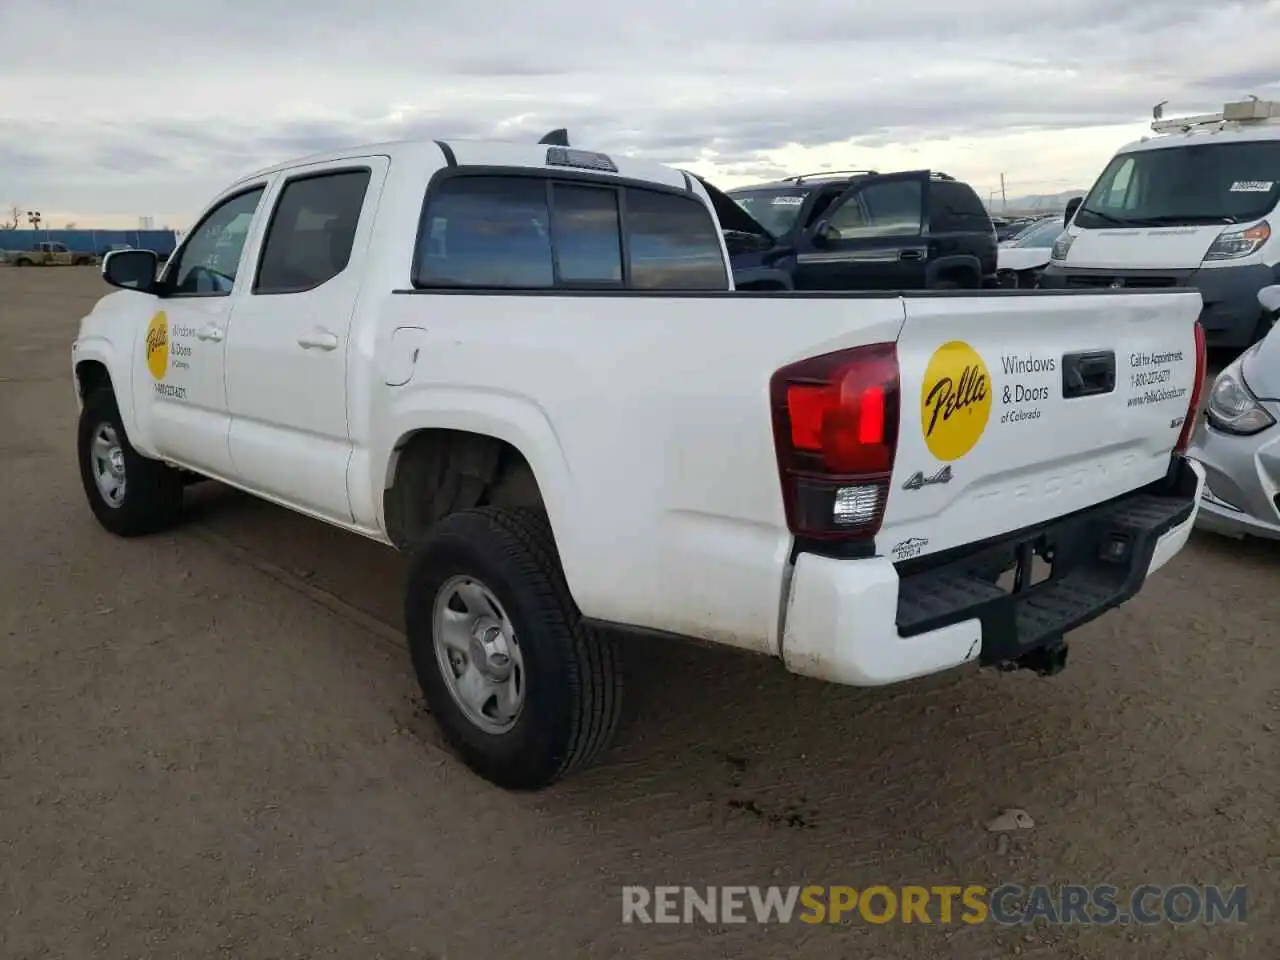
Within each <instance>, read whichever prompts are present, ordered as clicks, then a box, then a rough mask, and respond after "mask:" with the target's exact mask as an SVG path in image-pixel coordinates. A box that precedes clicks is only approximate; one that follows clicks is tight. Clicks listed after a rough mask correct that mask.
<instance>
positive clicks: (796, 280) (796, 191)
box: [698, 170, 997, 290]
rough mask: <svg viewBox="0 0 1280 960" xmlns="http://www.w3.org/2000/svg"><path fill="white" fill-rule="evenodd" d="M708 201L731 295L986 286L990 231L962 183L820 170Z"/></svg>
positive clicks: (919, 175)
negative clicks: (724, 251) (720, 234)
mask: <svg viewBox="0 0 1280 960" xmlns="http://www.w3.org/2000/svg"><path fill="white" fill-rule="evenodd" d="M698 179H699V180H700V181H701V182H702V185H703V186H704V187H706V188H707V192H708V193H709V194H710V195H711V200H712V203H713V204H714V206H715V208H716V214H717V215H718V216H719V218H720V226H721V228H722V229H723V230H724V234H725V242H726V246H727V247H728V249H729V257H730V261H731V262H732V264H733V275H734V282H735V285H736V286H737V287H738V289H740V290H769V289H773V290H965V289H968V290H972V289H977V288H979V287H993V286H996V285H997V284H996V280H995V276H996V248H997V242H996V232H995V227H994V225H993V224H992V222H991V217H990V215H989V214H988V213H987V208H986V207H984V206H983V205H982V201H981V200H980V199H979V198H978V195H977V194H976V193H975V192H974V190H973V188H972V187H970V186H969V185H968V184H967V183H962V182H960V181H958V180H956V179H955V178H953V177H949V176H947V175H946V174H945V173H938V172H936V171H930V170H912V171H908V172H905V173H878V172H876V171H874V170H856V171H845V170H842V171H829V172H824V173H816V174H805V175H801V176H796V177H787V178H785V179H783V180H778V181H776V182H774V183H762V184H759V185H757V186H752V187H740V188H737V189H734V190H729V191H727V192H723V191H720V190H718V189H716V188H715V187H713V186H712V185H711V184H709V183H707V181H706V180H704V179H702V178H701V177H699V178H698Z"/></svg>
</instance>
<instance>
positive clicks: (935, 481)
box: [72, 142, 1204, 788]
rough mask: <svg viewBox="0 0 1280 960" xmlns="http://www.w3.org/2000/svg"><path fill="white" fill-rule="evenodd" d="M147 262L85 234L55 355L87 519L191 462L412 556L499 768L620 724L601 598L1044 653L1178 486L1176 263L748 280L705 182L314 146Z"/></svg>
mask: <svg viewBox="0 0 1280 960" xmlns="http://www.w3.org/2000/svg"><path fill="white" fill-rule="evenodd" d="M156 271H157V261H156V257H155V255H154V254H151V253H149V252H147V251H139V250H129V251H120V252H116V253H112V254H110V255H109V256H108V258H107V260H106V262H105V263H104V265H103V274H104V277H105V279H106V280H107V282H108V283H110V284H113V285H115V286H116V287H119V288H121V289H120V290H119V291H117V292H114V293H112V294H110V295H108V296H106V297H104V298H103V299H102V300H101V301H100V302H99V303H98V304H97V305H96V306H95V308H94V309H93V311H92V312H91V313H90V314H89V316H87V317H85V318H84V319H83V321H82V323H81V328H80V332H79V336H78V338H77V339H76V341H75V344H74V347H73V351H72V354H73V356H72V363H73V366H74V371H75V382H76V385H77V397H78V400H79V403H80V409H81V416H80V432H79V441H78V442H79V460H80V469H81V476H82V479H83V484H84V489H85V493H86V495H87V498H88V501H89V505H90V506H91V508H92V510H93V512H94V514H95V515H96V516H97V518H98V520H99V521H100V522H101V524H102V525H103V526H104V527H106V528H107V529H108V530H110V531H112V532H114V533H116V534H119V535H122V536H134V535H138V534H144V533H148V532H152V531H156V530H160V529H163V528H165V527H168V526H169V525H171V524H172V523H174V522H175V521H177V520H178V518H179V516H180V512H181V507H182V499H183V487H184V483H186V482H188V481H189V479H190V478H191V477H193V476H195V477H205V478H213V479H216V480H220V481H222V482H225V483H228V484H231V485H234V486H236V487H239V488H241V489H243V490H246V491H249V492H251V493H253V494H255V495H257V496H260V497H263V498H265V499H267V500H270V501H273V502H275V503H278V504H281V505H284V506H286V507H288V508H290V509H292V510H296V511H299V512H301V513H304V514H306V515H309V516H312V517H316V518H319V519H321V520H324V521H327V522H329V523H332V524H336V525H337V526H340V527H343V528H345V529H348V530H351V531H354V532H356V533H360V534H363V535H364V536H367V537H371V538H374V539H376V540H379V541H381V542H384V543H388V544H391V545H394V546H395V547H398V548H400V549H402V550H406V551H409V552H410V553H411V562H410V575H409V579H408V583H407V587H406V598H405V614H406V623H407V634H408V641H409V647H410V651H411V654H412V658H413V663H414V666H415V669H416V671H417V674H418V678H419V681H420V683H421V685H422V688H423V690H424V693H425V695H426V697H427V699H428V701H429V703H430V705H431V708H432V712H433V714H434V716H435V717H436V718H437V720H438V722H439V723H440V724H441V726H442V728H443V730H444V732H445V734H446V735H447V737H448V738H449V740H450V742H451V743H452V744H453V745H454V747H455V748H456V749H457V750H458V752H459V753H460V754H461V756H462V757H463V758H464V760H465V761H466V762H467V763H468V764H469V765H470V766H472V767H473V768H474V769H475V770H477V771H478V772H479V773H481V774H482V775H483V776H485V777H487V778H489V779H490V780H492V781H493V782H495V783H498V784H501V785H505V786H508V787H515V788H536V787H540V786H543V785H545V784H548V783H550V782H552V781H553V780H555V779H556V778H557V777H560V776H562V775H564V774H565V773H566V772H567V771H569V770H571V769H573V768H574V767H575V766H577V765H579V764H581V763H583V762H584V761H586V760H587V759H589V758H590V757H592V756H594V755H596V754H597V753H598V752H599V751H600V750H601V749H602V747H603V746H604V745H605V744H606V743H607V742H608V739H609V736H610V734H611V732H612V730H613V728H614V726H615V724H616V722H617V719H618V716H619V710H620V704H621V694H622V670H621V667H620V664H619V661H618V657H617V653H616V649H615V646H614V638H615V636H616V631H617V630H618V629H620V628H625V629H630V630H637V631H641V632H648V633H654V632H657V633H663V634H674V635H678V636H684V637H693V638H700V639H703V640H708V641H711V642H715V643H722V644H727V645H730V646H734V647H739V648H743V649H746V650H752V651H756V652H758V653H762V654H766V655H770V656H773V657H777V658H779V659H780V660H781V661H782V662H783V663H784V664H785V665H786V667H787V668H788V669H790V670H792V671H794V672H796V673H800V674H806V675H809V676H814V677H819V678H823V679H825V680H829V681H833V682H836V683H843V684H862V685H874V684H887V683H893V682H896V681H901V680H906V679H909V678H912V677H918V676H921V675H924V674H928V673H932V672H936V671H941V670H946V669H950V668H954V667H959V666H961V665H963V664H969V663H975V662H976V663H979V664H988V665H1003V666H1009V665H1018V666H1026V667H1031V668H1034V669H1037V670H1039V671H1041V672H1053V671H1055V670H1056V669H1058V668H1059V667H1061V665H1062V663H1063V659H1064V657H1065V645H1064V641H1063V636H1064V634H1066V633H1067V632H1068V631H1070V630H1072V629H1074V628H1075V627H1078V626H1079V625H1081V624H1082V623H1085V622H1086V621H1088V620H1090V619H1092V618H1094V617H1096V616H1098V615H1099V614H1101V613H1102V612H1103V611H1105V610H1107V609H1109V608H1110V607H1113V606H1115V605H1116V604H1118V603H1121V602H1122V601H1124V600H1125V599H1127V598H1128V597H1130V596H1132V595H1133V594H1134V593H1135V592H1136V591H1137V590H1138V589H1139V588H1140V587H1141V586H1142V583H1143V581H1144V578H1145V577H1146V576H1147V574H1148V573H1150V572H1151V571H1153V570H1155V569H1157V568H1159V567H1160V566H1161V565H1162V564H1164V563H1165V562H1166V561H1168V560H1169V558H1170V557H1171V556H1173V555H1174V554H1175V553H1176V552H1177V551H1178V550H1179V549H1180V548H1181V547H1182V545H1183V544H1184V542H1185V541H1186V538H1187V536H1188V534H1189V532H1190V530H1191V526H1192V523H1193V521H1194V519H1195V516H1196V511H1197V506H1198V503H1199V494H1200V490H1201V487H1202V485H1203V476H1204V474H1203V470H1202V469H1201V468H1200V467H1199V465H1198V464H1196V463H1194V462H1192V461H1190V460H1187V459H1185V458H1184V457H1183V456H1182V455H1181V451H1182V450H1183V448H1184V446H1185V444H1186V442H1187V438H1188V434H1189V431H1190V427H1191V420H1190V419H1189V418H1188V413H1189V411H1193V410H1194V409H1195V407H1196V399H1197V392H1198V388H1199V384H1200V383H1201V381H1202V379H1203V377H1202V367H1203V360H1204V354H1203V340H1202V338H1201V336H1200V334H1199V327H1198V324H1197V322H1196V316H1197V312H1198V310H1199V306H1200V300H1199V297H1198V295H1197V294H1196V293H1195V292H1188V291H1176V290H1174V291H1169V290H1162V291H1155V292H1142V293H1138V292H1132V293H1113V292H1109V291H1106V292H1093V291H1090V292H1087V293H1075V292H1061V293H1057V292H1054V293H1045V292H1041V291H999V292H991V293H979V292H972V293H971V292H951V293H948V294H940V293H936V292H934V293H919V294H904V293H901V292H896V291H884V292H875V293H809V294H804V293H792V292H765V291H747V292H738V291H734V290H733V289H732V281H731V278H730V274H729V270H728V264H727V258H726V252H725V248H724V242H723V239H722V237H721V231H720V225H719V223H718V222H717V220H716V218H715V216H714V213H713V207H712V204H711V201H710V199H709V197H708V195H707V192H706V191H705V189H704V188H703V187H702V186H701V184H700V183H699V182H698V181H697V180H696V178H693V177H692V176H690V175H688V174H685V173H683V172H681V171H678V170H673V169H670V168H666V167H661V166H657V165H653V164H647V163H643V162H640V161H633V160H630V159H624V158H616V159H615V158H612V157H609V156H606V155H604V154H599V153H592V152H587V151H582V150H573V149H569V148H567V147H564V146H556V145H550V146H547V145H538V146H535V145H520V144H500V143H477V142H465V143H464V142H457V143H444V142H425V143H416V144H402V145H395V146H379V147H369V148H364V149H357V150H351V151H346V152H341V153H333V154H328V155H324V156H320V157H311V158H308V159H305V160H299V161H296V162H294V163H290V164H285V165H282V166H278V167H274V168H271V169H268V170H264V171H261V172H259V173H257V174H254V175H252V176H250V177H247V178H245V179H243V180H241V181H239V182H237V183H236V184H235V185H234V186H232V187H230V188H229V189H228V190H226V191H225V192H224V193H223V194H222V195H220V196H219V197H218V198H217V199H216V200H215V201H214V202H213V203H212V204H211V205H210V207H209V208H208V210H207V211H206V212H205V214H204V215H203V216H202V218H201V219H200V221H199V222H198V224H197V226H196V227H195V229H193V230H192V231H191V232H190V234H188V235H187V237H186V238H185V240H184V242H183V244H182V246H181V248H180V249H179V250H178V251H177V252H176V253H175V254H174V256H173V257H172V258H171V259H170V261H169V262H168V264H167V265H166V266H165V268H164V270H163V271H162V272H161V273H160V275H159V276H158V277H157V272H156Z"/></svg>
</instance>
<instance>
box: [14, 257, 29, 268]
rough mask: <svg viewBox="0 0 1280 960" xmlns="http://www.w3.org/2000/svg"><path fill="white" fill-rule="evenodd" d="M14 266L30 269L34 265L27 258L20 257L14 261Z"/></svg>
mask: <svg viewBox="0 0 1280 960" xmlns="http://www.w3.org/2000/svg"><path fill="white" fill-rule="evenodd" d="M13 265H14V266H15V267H29V266H31V265H32V263H31V261H30V260H28V259H27V258H26V257H19V258H18V259H17V260H15V261H13Z"/></svg>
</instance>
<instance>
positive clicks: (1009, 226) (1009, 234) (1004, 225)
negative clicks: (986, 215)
mask: <svg viewBox="0 0 1280 960" xmlns="http://www.w3.org/2000/svg"><path fill="white" fill-rule="evenodd" d="M1035 222H1036V221H1035V218H1034V217H997V218H993V220H992V223H994V224H995V227H996V240H998V241H999V242H1000V243H1005V242H1006V241H1008V240H1012V239H1013V238H1014V237H1016V236H1017V235H1018V234H1020V233H1022V231H1024V230H1026V229H1027V227H1029V226H1031V225H1032V224H1033V223H1035Z"/></svg>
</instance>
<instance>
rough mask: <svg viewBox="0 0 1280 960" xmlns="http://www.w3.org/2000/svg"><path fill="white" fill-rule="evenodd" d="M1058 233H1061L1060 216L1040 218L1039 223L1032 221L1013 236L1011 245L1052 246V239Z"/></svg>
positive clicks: (1056, 237)
mask: <svg viewBox="0 0 1280 960" xmlns="http://www.w3.org/2000/svg"><path fill="white" fill-rule="evenodd" d="M1060 233H1062V220H1061V219H1060V218H1058V217H1054V218H1053V219H1052V220H1042V221H1040V222H1039V223H1033V224H1032V225H1031V226H1029V227H1027V229H1025V230H1023V231H1022V232H1021V233H1020V234H1018V235H1017V236H1016V237H1014V239H1013V246H1015V247H1052V246H1053V241H1055V240H1057V239H1058V234H1060Z"/></svg>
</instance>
